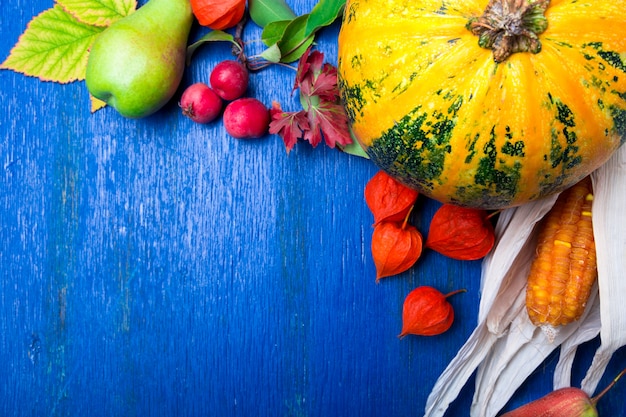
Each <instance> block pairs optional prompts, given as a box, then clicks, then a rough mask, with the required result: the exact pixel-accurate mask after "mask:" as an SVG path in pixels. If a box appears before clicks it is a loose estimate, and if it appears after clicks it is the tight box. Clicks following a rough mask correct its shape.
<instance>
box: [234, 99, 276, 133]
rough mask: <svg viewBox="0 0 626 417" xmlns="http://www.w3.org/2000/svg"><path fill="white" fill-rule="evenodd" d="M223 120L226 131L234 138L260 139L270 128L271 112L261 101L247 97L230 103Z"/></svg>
mask: <svg viewBox="0 0 626 417" xmlns="http://www.w3.org/2000/svg"><path fill="white" fill-rule="evenodd" d="M223 120H224V127H225V128H226V131H227V132H228V133H229V134H230V135H231V136H232V137H234V138H237V139H252V138H260V137H261V136H263V135H265V133H267V129H268V128H269V125H270V111H269V109H268V108H267V107H265V105H264V104H263V103H261V102H260V101H259V100H257V99H255V98H252V97H245V98H240V99H237V100H235V101H232V102H230V103H228V105H227V106H226V109H224V116H223Z"/></svg>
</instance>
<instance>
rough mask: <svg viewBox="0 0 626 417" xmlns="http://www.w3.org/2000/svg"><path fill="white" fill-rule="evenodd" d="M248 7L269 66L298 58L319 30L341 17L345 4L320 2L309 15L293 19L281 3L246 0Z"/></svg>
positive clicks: (334, 0) (331, 0)
mask: <svg viewBox="0 0 626 417" xmlns="http://www.w3.org/2000/svg"><path fill="white" fill-rule="evenodd" d="M248 4H249V12H250V18H251V19H252V21H253V22H255V23H257V24H258V25H259V26H261V27H262V28H263V32H262V34H261V39H262V41H263V43H264V44H265V45H266V46H267V49H266V50H265V51H263V52H262V53H261V54H260V55H261V57H262V58H264V59H266V60H267V61H269V62H272V63H279V62H282V63H289V62H294V61H297V60H298V59H300V57H301V56H302V55H303V54H304V53H305V52H306V50H307V49H308V48H309V46H311V44H313V41H314V39H315V34H316V32H317V31H318V30H320V29H322V28H323V27H325V26H328V25H330V24H332V23H333V22H334V21H335V20H336V19H337V18H338V17H340V16H341V15H342V13H343V9H344V7H345V4H346V1H345V0H319V2H318V3H317V4H316V5H315V6H314V7H313V9H312V10H311V12H310V13H306V14H303V15H300V16H295V13H293V11H292V10H291V9H289V6H287V5H286V4H285V2H284V0H249V1H248ZM286 8H287V9H288V10H287V9H286ZM276 10H278V11H280V13H276V12H275V11H276ZM291 15H294V16H295V17H289V16H291ZM284 17H288V18H287V19H285V18H284Z"/></svg>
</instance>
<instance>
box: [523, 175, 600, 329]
mask: <svg viewBox="0 0 626 417" xmlns="http://www.w3.org/2000/svg"><path fill="white" fill-rule="evenodd" d="M591 188H592V185H591V179H590V178H589V177H586V178H585V179H583V180H582V181H580V182H579V183H578V184H576V185H574V186H573V187H571V188H569V189H568V190H566V191H564V192H562V193H561V195H560V196H559V198H558V199H557V201H556V203H555V204H554V207H553V208H552V209H551V210H550V212H549V213H548V214H547V215H546V216H545V218H544V220H543V222H542V223H541V230H540V231H539V236H538V244H537V251H536V256H535V259H534V260H533V263H532V264H531V267H530V273H529V276H528V283H527V288H526V310H527V311H528V316H529V318H530V320H531V321H532V322H533V323H534V324H535V325H537V326H541V325H552V326H561V325H565V324H568V323H571V322H572V321H575V320H578V319H579V318H580V316H581V315H582V313H583V312H584V310H585V306H586V304H587V299H588V298H589V294H590V292H591V287H592V286H593V284H594V282H595V280H596V278H597V274H598V273H597V269H596V249H595V243H594V240H593V228H592V223H591V205H592V204H593V194H592V190H591Z"/></svg>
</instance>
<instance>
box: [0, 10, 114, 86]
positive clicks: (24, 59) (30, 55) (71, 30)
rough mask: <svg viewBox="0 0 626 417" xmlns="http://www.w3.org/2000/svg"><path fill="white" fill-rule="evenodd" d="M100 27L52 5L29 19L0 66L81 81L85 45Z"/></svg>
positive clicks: (46, 78) (44, 77)
mask: <svg viewBox="0 0 626 417" xmlns="http://www.w3.org/2000/svg"><path fill="white" fill-rule="evenodd" d="M103 30H104V28H100V27H96V26H92V25H87V24H85V23H81V22H79V21H78V20H76V18H75V17H74V16H72V15H71V14H69V13H67V12H66V11H65V10H63V8H62V7H61V6H59V5H55V6H54V7H53V8H51V9H48V10H46V11H44V12H42V13H40V14H39V15H37V16H35V17H34V18H33V19H32V20H31V21H30V23H29V24H28V26H27V28H26V30H25V31H24V33H23V34H22V36H20V38H19V40H18V43H17V44H16V45H15V46H14V47H13V49H12V50H11V52H10V54H9V57H8V58H7V59H6V60H5V61H4V62H3V63H2V64H1V65H0V68H2V69H10V70H13V71H16V72H19V73H22V74H25V75H28V76H32V77H38V78H39V79H40V80H42V81H55V82H59V83H62V84H63V83H68V82H72V81H77V80H83V79H84V78H85V70H86V68H87V55H88V50H89V47H90V46H91V44H92V43H93V40H94V39H95V37H96V36H97V35H98V34H99V33H100V32H102V31H103Z"/></svg>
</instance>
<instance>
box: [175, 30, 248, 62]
mask: <svg viewBox="0 0 626 417" xmlns="http://www.w3.org/2000/svg"><path fill="white" fill-rule="evenodd" d="M207 42H230V43H232V44H233V45H235V46H237V47H238V48H241V46H240V45H239V44H238V43H237V42H236V41H235V38H234V36H233V35H231V34H230V33H228V32H224V31H223V30H212V31H211V32H209V33H207V34H206V35H204V36H203V37H201V38H200V39H198V40H197V41H195V42H194V43H192V44H191V45H189V46H188V47H187V65H189V63H190V62H191V56H192V55H193V54H194V52H195V51H196V49H198V48H199V47H200V46H202V45H204V44H205V43H207Z"/></svg>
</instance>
